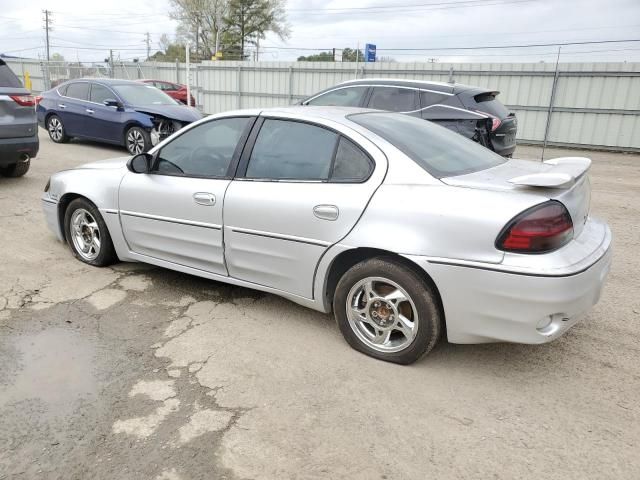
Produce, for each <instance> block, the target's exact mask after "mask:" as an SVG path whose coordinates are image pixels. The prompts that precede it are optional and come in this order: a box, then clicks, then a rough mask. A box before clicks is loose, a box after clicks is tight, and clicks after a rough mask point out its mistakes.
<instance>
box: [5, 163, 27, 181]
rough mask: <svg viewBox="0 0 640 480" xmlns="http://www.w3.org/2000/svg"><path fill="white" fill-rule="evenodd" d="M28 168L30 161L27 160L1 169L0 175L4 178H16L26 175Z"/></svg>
mask: <svg viewBox="0 0 640 480" xmlns="http://www.w3.org/2000/svg"><path fill="white" fill-rule="evenodd" d="M30 166H31V159H28V160H27V161H23V160H21V161H19V162H18V163H14V164H13V165H9V166H8V167H4V168H1V169H0V173H1V174H2V175H4V176H5V177H11V178H18V177H22V176H23V175H24V174H25V173H27V172H28V171H29V167H30Z"/></svg>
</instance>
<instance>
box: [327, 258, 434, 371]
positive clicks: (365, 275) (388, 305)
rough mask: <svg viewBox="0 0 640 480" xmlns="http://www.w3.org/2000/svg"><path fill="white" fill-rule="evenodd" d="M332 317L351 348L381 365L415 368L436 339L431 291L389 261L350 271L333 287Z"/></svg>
mask: <svg viewBox="0 0 640 480" xmlns="http://www.w3.org/2000/svg"><path fill="white" fill-rule="evenodd" d="M333 311H334V314H335V317H336V321H337V323H338V326H339V327H340V331H341V332H342V335H343V336H344V338H345V340H346V341H347V342H348V343H349V345H351V347H353V348H354V349H356V350H358V351H360V352H362V353H365V354H367V355H369V356H371V357H374V358H377V359H380V360H384V361H387V362H393V363H400V364H405V365H406V364H410V363H413V362H415V361H416V360H418V359H419V358H420V357H422V356H423V355H425V354H426V353H428V352H429V351H431V350H432V349H433V347H434V346H435V345H436V343H437V342H438V340H439V338H440V335H441V333H442V313H441V311H440V307H439V303H438V297H437V294H436V292H435V291H434V289H433V287H432V286H431V285H429V284H428V283H427V282H426V281H425V279H424V278H422V277H421V276H420V275H418V274H417V273H416V272H415V271H413V270H412V269H410V268H408V267H406V266H405V265H403V264H402V263H400V262H398V261H396V260H394V259H393V258H388V257H378V258H372V259H369V260H365V261H363V262H361V263H358V264H357V265H355V266H353V267H351V269H349V270H348V271H347V272H346V273H345V274H344V275H343V276H342V278H341V279H340V281H339V282H338V285H337V287H336V292H335V295H334V298H333Z"/></svg>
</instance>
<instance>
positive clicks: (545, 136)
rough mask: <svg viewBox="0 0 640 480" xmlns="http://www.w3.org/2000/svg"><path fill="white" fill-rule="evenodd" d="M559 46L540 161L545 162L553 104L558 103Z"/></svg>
mask: <svg viewBox="0 0 640 480" xmlns="http://www.w3.org/2000/svg"><path fill="white" fill-rule="evenodd" d="M561 48H562V47H561V46H558V56H557V57H556V71H555V73H554V74H553V85H552V86H551V98H550V99H549V109H548V111H547V124H546V125H545V127H544V140H543V142H542V154H541V155H540V160H544V151H545V149H546V148H547V141H548V139H549V128H550V127H551V115H553V104H554V103H555V101H556V90H557V88H558V77H559V66H560V49H561Z"/></svg>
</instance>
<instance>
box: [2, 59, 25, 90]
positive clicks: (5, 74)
mask: <svg viewBox="0 0 640 480" xmlns="http://www.w3.org/2000/svg"><path fill="white" fill-rule="evenodd" d="M0 87H9V88H22V84H21V83H20V80H18V77H16V75H15V74H14V73H13V71H11V69H10V68H9V65H7V64H6V63H5V62H4V61H2V60H0Z"/></svg>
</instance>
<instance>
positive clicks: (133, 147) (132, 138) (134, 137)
mask: <svg viewBox="0 0 640 480" xmlns="http://www.w3.org/2000/svg"><path fill="white" fill-rule="evenodd" d="M127 149H128V150H129V153H131V154H133V155H138V154H139V153H142V152H144V137H143V136H142V132H141V131H140V130H138V129H135V128H132V129H131V130H129V133H127Z"/></svg>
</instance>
